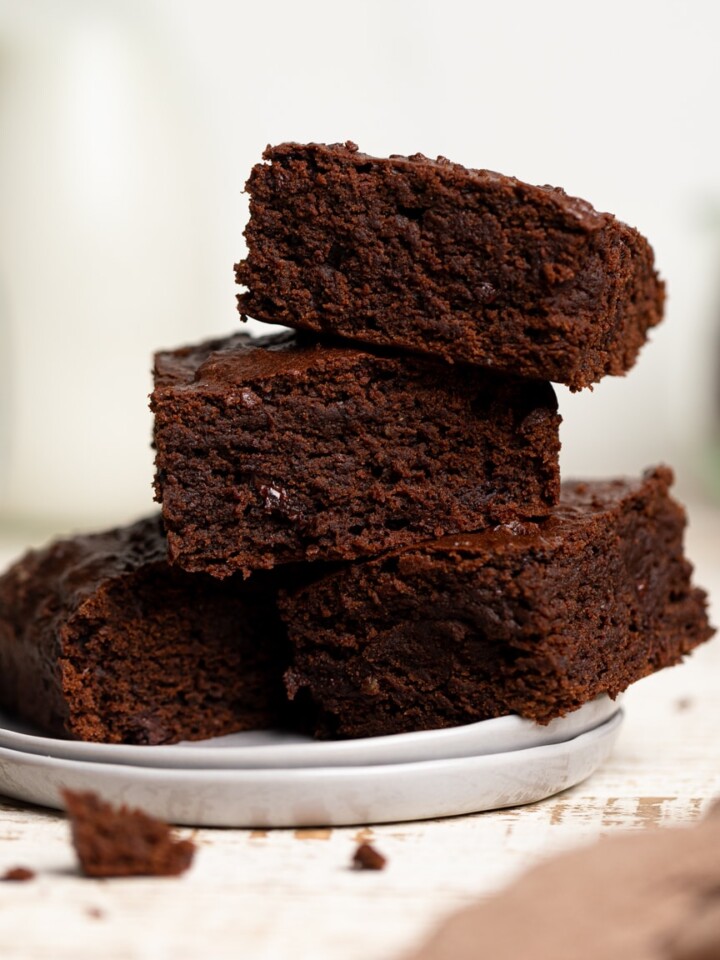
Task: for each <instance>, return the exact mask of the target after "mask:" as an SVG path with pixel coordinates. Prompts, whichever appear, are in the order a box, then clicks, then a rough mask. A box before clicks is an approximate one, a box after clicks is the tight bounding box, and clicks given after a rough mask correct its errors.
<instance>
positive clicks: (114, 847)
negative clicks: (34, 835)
mask: <svg viewBox="0 0 720 960" xmlns="http://www.w3.org/2000/svg"><path fill="white" fill-rule="evenodd" d="M63 799H64V801H65V806H66V808H67V813H68V817H69V818H70V827H71V830H72V842H73V846H74V847H75V852H76V853H77V856H78V860H79V861H80V866H81V868H82V871H83V873H85V874H86V875H87V876H88V877H137V876H147V877H175V876H178V875H179V874H181V873H184V872H185V871H186V870H187V869H188V867H189V866H190V864H191V863H192V860H193V856H194V855H195V845H194V844H193V843H192V842H191V841H190V840H177V839H175V837H174V836H173V834H172V831H171V830H170V828H169V826H168V825H167V824H166V823H163V821H162V820H157V819H156V818H155V817H151V816H149V815H148V814H147V813H144V812H143V811H142V810H135V809H132V808H129V807H126V806H125V805H123V806H121V807H113V806H111V805H110V804H109V803H105V801H103V800H101V799H100V797H98V796H97V794H95V793H91V792H90V791H87V792H76V791H74V790H63Z"/></svg>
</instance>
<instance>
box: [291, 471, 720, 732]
mask: <svg viewBox="0 0 720 960" xmlns="http://www.w3.org/2000/svg"><path fill="white" fill-rule="evenodd" d="M671 481H672V474H671V473H670V471H669V470H668V469H666V468H658V469H656V470H654V471H650V472H648V473H647V474H646V475H645V477H644V478H643V479H642V480H636V481H622V480H616V481H607V482H599V481H598V482H588V483H583V482H574V483H573V482H571V483H565V484H563V494H562V499H561V502H560V505H559V506H558V507H557V508H556V509H555V511H554V512H553V514H552V516H551V517H550V518H548V519H547V520H544V521H542V522H538V523H524V522H520V521H513V522H510V523H508V524H504V525H502V526H499V527H497V528H496V529H494V530H491V531H486V532H484V533H479V534H473V535H467V536H455V537H448V538H446V539H443V540H440V541H437V542H434V543H428V544H424V545H419V546H414V547H410V548H408V549H406V550H404V551H402V552H399V553H393V554H390V555H386V556H384V557H381V558H378V559H374V560H371V561H368V562H365V563H357V564H354V565H352V566H348V567H346V568H344V569H343V570H341V571H338V572H336V573H334V574H332V575H330V576H327V577H325V578H323V579H320V580H319V581H317V582H316V583H314V584H312V585H310V586H306V587H304V588H302V589H300V590H299V591H297V592H295V593H294V594H291V595H289V596H287V597H285V598H284V599H281V612H282V614H283V615H284V617H285V619H286V622H287V626H288V630H289V637H290V641H291V643H292V645H293V647H294V656H295V660H294V666H292V667H291V669H290V670H289V671H288V674H287V686H288V690H289V692H290V695H291V696H297V695H300V694H301V695H302V697H304V698H309V699H310V700H311V701H312V703H313V704H314V707H315V710H316V713H317V733H318V735H320V736H324V737H328V736H341V737H359V736H374V735H381V734H387V733H399V732H403V731H409V730H422V729H430V728H434V727H445V726H451V725H453V724H462V723H469V722H472V721H476V720H483V719H486V718H489V717H497V716H501V715H503V714H508V713H519V714H521V715H522V716H524V717H529V718H531V719H534V720H537V721H539V722H541V723H547V722H548V721H550V720H551V719H553V718H554V717H557V716H560V715H562V714H565V713H567V712H568V711H570V710H573V709H575V708H577V707H579V706H581V705H582V704H583V703H585V702H586V701H588V700H591V699H592V698H594V697H595V696H597V695H598V694H601V693H606V694H609V695H610V696H612V697H614V696H616V695H617V694H618V693H620V692H621V691H622V690H624V689H625V688H626V687H627V686H628V685H629V684H631V683H633V682H634V681H635V680H639V679H640V678H641V677H644V676H646V675H647V674H649V673H652V672H653V671H655V670H658V669H660V668H661V667H665V666H668V665H670V664H673V663H677V662H678V661H679V660H680V659H681V658H682V657H683V656H684V655H685V654H686V653H688V652H689V651H690V650H692V648H693V647H695V646H697V644H699V643H701V642H702V641H704V640H707V639H708V638H709V637H710V636H711V634H712V632H713V631H712V629H711V628H710V627H709V625H708V621H707V617H706V613H705V594H704V593H703V592H702V591H701V590H698V589H694V588H693V587H692V586H691V583H690V573H691V567H690V565H689V564H688V562H687V561H686V560H685V559H684V556H683V549H682V536H683V529H684V526H685V516H684V513H683V510H682V508H681V507H680V506H679V505H678V504H677V503H676V502H675V501H674V500H673V499H671V497H670V496H669V493H668V488H669V486H670V484H671Z"/></svg>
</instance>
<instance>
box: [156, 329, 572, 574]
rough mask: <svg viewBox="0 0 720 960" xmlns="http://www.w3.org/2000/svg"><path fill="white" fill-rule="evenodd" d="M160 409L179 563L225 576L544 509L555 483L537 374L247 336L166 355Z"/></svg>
mask: <svg viewBox="0 0 720 960" xmlns="http://www.w3.org/2000/svg"><path fill="white" fill-rule="evenodd" d="M152 409H153V411H154V413H155V446H156V449H157V458H156V466H157V475H156V481H155V488H156V492H157V498H158V499H159V500H161V501H162V506H163V517H164V521H165V526H166V529H167V534H168V544H169V550H170V557H171V560H172V562H173V563H175V564H177V565H179V566H181V567H183V568H184V569H186V570H189V571H206V572H208V573H211V574H213V575H215V576H217V577H225V576H228V575H229V574H232V573H234V572H235V571H238V570H241V571H243V572H244V573H247V572H248V571H251V570H254V569H258V568H270V567H273V566H275V565H276V564H281V563H291V562H295V561H310V560H348V559H353V558H356V557H362V556H367V555H371V554H374V553H378V552H379V551H382V550H387V549H390V548H395V547H399V546H404V545H405V544H409V543H413V542H416V541H418V540H423V539H429V538H430V539H431V538H434V537H437V536H440V535H442V534H445V533H455V532H457V531H461V530H472V529H477V528H480V527H484V526H487V525H488V524H489V523H493V522H498V521H499V520H501V519H503V518H509V517H513V516H516V515H520V516H537V515H544V514H546V513H547V512H548V510H549V509H550V508H551V506H552V505H553V504H554V503H555V502H556V501H557V497H558V493H559V472H558V451H559V441H558V425H559V420H560V418H559V417H558V415H557V412H556V399H555V395H554V393H553V390H552V387H551V386H550V384H548V383H546V382H542V381H521V380H517V379H511V378H507V377H498V376H496V375H493V374H489V373H487V372H483V371H478V370H476V369H473V368H470V367H465V366H460V365H457V366H455V367H448V366H446V365H445V364H437V363H432V362H426V361H423V360H417V359H409V358H407V357H397V356H394V355H383V354H378V353H375V352H369V351H366V350H359V349H350V348H347V347H338V346H330V345H327V344H320V343H316V342H314V340H312V339H311V340H310V341H308V340H307V339H306V338H298V337H297V336H296V335H294V334H292V333H290V334H288V333H282V334H280V335H276V336H272V337H263V338H260V339H258V340H252V339H251V338H249V337H247V336H246V335H245V334H237V335H235V336H233V337H230V338H228V339H226V340H220V341H210V342H208V343H204V344H200V345H199V346H193V347H187V348H186V349H181V350H177V351H175V352H172V353H160V354H158V356H157V359H156V366H155V391H154V393H153V397H152Z"/></svg>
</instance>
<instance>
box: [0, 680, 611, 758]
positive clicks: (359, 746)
mask: <svg viewBox="0 0 720 960" xmlns="http://www.w3.org/2000/svg"><path fill="white" fill-rule="evenodd" d="M618 709H619V707H618V703H617V701H613V700H611V699H610V698H609V697H606V696H601V697H598V698H597V699H595V700H592V701H591V702H590V703H586V704H585V705H584V706H582V707H580V709H579V710H575V711H573V712H572V713H570V714H568V715H567V716H566V717H561V718H559V719H558V720H553V721H552V722H551V723H549V724H547V726H544V727H543V726H540V725H539V724H537V723H533V722H532V721H531V720H523V719H522V718H521V717H518V716H507V717H498V718H497V719H495V720H483V721H482V722H480V723H471V724H467V725H466V726H461V727H447V728H445V729H442V730H423V731H420V732H418V733H400V734H393V735H391V736H387V737H368V738H366V739H360V740H334V741H317V740H311V739H309V738H307V737H299V736H296V735H292V734H288V733H278V732H274V731H252V732H249V733H234V734H231V735H230V736H227V737H217V738H216V739H214V740H199V741H197V742H195V743H178V744H174V745H172V746H160V747H143V746H128V745H125V744H116V743H82V742H80V741H77V740H58V739H54V738H50V737H43V736H37V735H35V734H33V733H32V732H30V728H29V727H27V726H25V725H24V724H22V723H20V722H18V721H14V720H12V719H10V718H8V717H6V716H4V715H2V714H0V747H7V748H8V749H11V750H21V751H23V752H24V753H36V754H40V755H43V756H49V757H55V758H61V759H64V760H83V761H92V762H93V763H122V764H132V765H133V766H148V767H173V768H181V767H182V768H187V769H222V768H233V769H241V768H242V769H248V770H249V769H255V768H273V769H276V768H278V767H283V768H289V767H335V766H342V767H350V766H369V765H372V764H379V763H412V762H417V761H421V760H439V759H449V758H451V757H468V756H480V755H484V754H489V753H506V752H509V751H511V750H525V749H527V748H529V747H536V746H542V745H545V744H550V743H560V742H561V741H563V740H570V739H572V738H573V737H577V736H578V735H579V734H581V733H585V732H586V731H587V730H592V729H593V727H596V726H598V724H601V723H604V722H605V721H606V720H608V719H609V718H610V717H611V716H613V714H614V713H616V712H617V710H618Z"/></svg>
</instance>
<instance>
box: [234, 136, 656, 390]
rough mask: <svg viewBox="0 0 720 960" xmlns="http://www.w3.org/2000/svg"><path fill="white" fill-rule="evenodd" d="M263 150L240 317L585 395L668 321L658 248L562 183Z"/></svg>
mask: <svg viewBox="0 0 720 960" xmlns="http://www.w3.org/2000/svg"><path fill="white" fill-rule="evenodd" d="M263 156H264V158H265V160H267V161H268V163H266V164H258V165H257V166H256V167H255V168H254V169H253V171H252V174H251V176H250V179H249V181H248V183H247V187H246V189H247V191H248V192H249V194H250V197H251V200H250V214H251V215H250V221H249V223H248V226H247V228H246V230H245V237H246V240H247V246H248V256H247V259H246V260H244V261H243V262H242V263H239V264H237V265H236V276H237V281H238V283H240V284H242V285H244V286H245V287H246V288H247V292H245V293H241V294H240V296H239V309H240V312H241V314H242V315H243V316H250V317H255V318H257V319H258V320H265V321H268V322H270V323H280V324H284V325H286V326H289V327H297V328H304V329H307V330H315V331H322V332H323V333H333V334H339V335H342V336H344V337H348V338H350V339H352V340H358V341H360V342H363V343H376V344H390V345H394V346H397V347H401V348H403V349H405V350H410V351H419V352H421V353H431V354H435V355H437V356H440V357H444V358H445V359H446V360H461V361H466V362H469V363H473V364H478V365H481V366H485V367H492V368H495V369H498V370H502V371H505V372H509V373H513V374H518V375H521V376H525V377H535V378H539V379H547V380H555V381H558V382H560V383H566V384H568V385H569V386H570V387H572V388H573V389H579V388H581V387H585V386H588V385H589V384H592V383H594V382H595V381H597V380H600V378H601V377H603V376H605V375H606V374H623V373H625V372H626V371H627V370H629V369H630V367H631V366H632V365H633V363H634V362H635V359H636V357H637V354H638V351H639V349H640V347H641V346H642V345H643V343H644V342H645V339H646V336H647V331H648V329H649V328H650V327H652V326H654V325H655V324H657V323H659V322H660V320H661V318H662V310H663V300H664V287H663V284H662V282H661V281H660V280H659V279H658V276H657V274H656V272H655V270H654V266H653V253H652V249H651V248H650V246H649V244H648V243H647V241H646V240H645V239H644V238H643V237H642V236H641V235H640V234H639V233H638V232H637V231H636V230H634V229H632V228H631V227H628V226H626V225H625V224H623V223H621V222H620V221H618V220H616V219H615V218H614V217H613V216H611V215H610V214H608V213H599V212H597V211H596V210H594V209H593V208H592V207H591V206H590V205H589V204H588V203H586V202H585V201H583V200H578V199H575V198H574V197H569V196H567V195H566V194H565V193H564V191H562V190H560V189H557V188H553V187H548V186H544V187H535V186H531V185H529V184H526V183H522V182H521V181H519V180H516V179H514V178H513V177H504V176H501V175H500V174H497V173H492V172H491V171H488V170H467V169H465V168H463V167H461V166H459V165H458V164H455V163H450V162H449V161H448V160H446V159H444V158H443V157H439V158H438V159H437V160H429V159H428V158H427V157H424V156H423V155H422V154H415V155H414V156H412V157H400V156H392V157H390V158H389V159H378V158H375V157H369V156H367V155H366V154H363V153H359V152H358V149H357V147H356V146H355V144H353V143H347V144H344V145H343V144H332V145H330V146H327V145H324V144H298V143H284V144H281V145H280V146H277V147H268V148H267V150H266V151H265V153H264V155H263Z"/></svg>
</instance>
